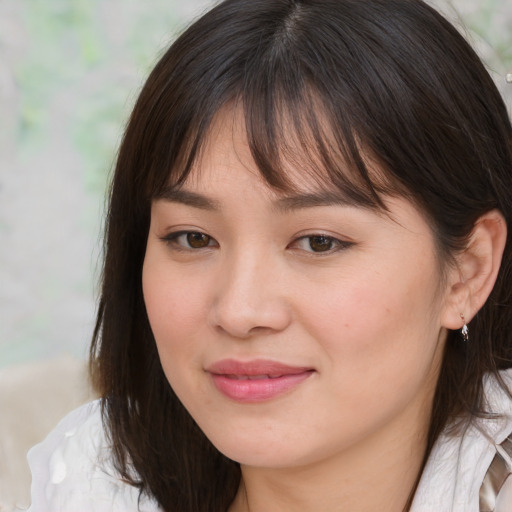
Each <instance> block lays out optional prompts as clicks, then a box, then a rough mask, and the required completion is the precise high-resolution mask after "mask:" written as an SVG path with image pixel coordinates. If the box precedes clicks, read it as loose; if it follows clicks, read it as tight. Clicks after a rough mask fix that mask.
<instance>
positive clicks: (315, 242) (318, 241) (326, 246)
mask: <svg viewBox="0 0 512 512" xmlns="http://www.w3.org/2000/svg"><path fill="white" fill-rule="evenodd" d="M309 246H310V247H311V249H312V250H313V251H315V252H325V251H329V250H330V249H332V239H331V238H329V237H328V236H312V237H310V239H309Z"/></svg>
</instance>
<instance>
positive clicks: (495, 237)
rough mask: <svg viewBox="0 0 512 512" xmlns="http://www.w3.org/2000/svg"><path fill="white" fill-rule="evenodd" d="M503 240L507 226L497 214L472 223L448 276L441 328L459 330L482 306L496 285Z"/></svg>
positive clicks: (492, 213)
mask: <svg viewBox="0 0 512 512" xmlns="http://www.w3.org/2000/svg"><path fill="white" fill-rule="evenodd" d="M506 240H507V224H506V222H505V219H504V217H503V215H502V214H501V212H499V211H498V210H491V211H489V212H487V213H485V214H484V215H482V216H481V217H480V218H479V219H478V220H477V221H476V223H475V226H474V227H473V231H472V232H471V235H470V237H469V242H468V244H467V246H466V248H465V249H464V250H463V251H462V252H461V253H459V254H457V255H456V257H455V259H456V265H455V266H454V267H453V268H452V269H451V270H450V271H449V272H448V290H447V293H448V296H447V300H446V307H445V308H444V311H443V315H442V319H441V320H442V324H443V326H444V327H446V328H447V329H460V328H461V327H462V325H463V323H464V320H465V321H466V323H469V321H470V320H471V319H472V318H473V317H474V316H475V314H476V313H477V312H478V310H479V309H480V308H481V307H482V306H483V305H484V303H485V301H486V300H487V298H488V297H489V295H490V293H491V291H492V288H493V286H494V283H495V282H496V278H497V276H498V271H499V268H500V264H501V257H502V255H503V250H504V248H505V242H506ZM461 315H464V320H463V319H462V316H461Z"/></svg>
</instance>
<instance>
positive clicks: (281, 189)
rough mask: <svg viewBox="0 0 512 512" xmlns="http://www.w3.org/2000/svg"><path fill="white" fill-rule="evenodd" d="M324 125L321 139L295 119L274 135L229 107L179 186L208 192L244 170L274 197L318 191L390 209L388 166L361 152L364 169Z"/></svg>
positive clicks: (220, 114)
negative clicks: (387, 200)
mask: <svg viewBox="0 0 512 512" xmlns="http://www.w3.org/2000/svg"><path fill="white" fill-rule="evenodd" d="M322 124H323V125H324V129H323V130H322V134H323V135H324V137H323V138H322V140H318V136H319V134H318V133H317V134H314V133H312V130H308V129H307V127H306V128H305V127H304V126H300V127H297V124H296V123H295V124H294V123H292V122H287V123H285V124H284V125H283V124H281V125H280V128H281V129H280V131H279V136H278V137H277V138H275V139H272V140H269V139H267V138H266V137H265V134H264V133H262V130H261V127H259V126H257V127H254V126H251V123H250V121H248V120H247V118H246V115H245V113H244V110H243V109H242V108H241V107H237V106H233V105H229V106H226V107H224V108H223V109H221V110H220V111H219V112H218V113H217V115H216V116H215V117H214V119H213V120H212V123H211V125H210V127H209V130H208V132H207V135H206V137H205V138H204V141H202V143H201V144H200V151H199V152H198V154H197V155H196V157H195V159H194V161H193V163H192V165H191V168H190V171H189V172H188V173H187V176H186V178H185V180H184V181H183V182H182V185H180V186H184V187H186V188H194V189H200V190H205V191H206V190H208V189H209V188H211V187H212V186H213V185H214V184H220V185H221V186H222V184H223V182H224V185H226V186H228V185H229V181H230V180H231V179H232V177H233V173H237V174H239V173H242V174H245V175H246V177H247V180H249V178H250V177H252V178H257V181H258V183H259V185H260V186H261V187H262V190H263V189H265V191H266V192H265V193H267V194H270V195H271V196H273V197H274V198H279V197H281V196H289V195H299V196H300V195H304V194H310V195H311V194H314V195H316V196H324V198H325V201H324V202H326V203H328V202H329V201H336V202H341V201H343V202H345V203H347V204H353V205H357V206H364V207H367V208H371V209H380V210H385V209H386V208H385V205H384V202H383V201H382V198H381V197H380V196H379V192H378V191H377V190H381V191H382V192H383V191H384V189H385V188H389V187H388V186H387V181H388V178H387V176H386V175H385V173H384V172H383V170H382V169H381V168H380V167H379V166H378V164H377V163H376V162H375V161H374V160H373V159H371V158H370V157H369V156H367V155H366V154H364V153H363V152H361V153H360V156H361V158H362V161H361V165H362V166H364V172H363V173H361V172H360V169H357V168H356V165H355V164H354V162H349V161H348V159H347V157H346V155H343V154H342V152H341V151H340V150H339V148H336V144H335V141H334V140H332V139H333V137H332V133H329V132H332V130H331V129H330V128H329V126H328V124H327V122H324V123H322ZM370 176H371V177H370ZM170 185H171V187H172V184H170ZM248 186H250V185H249V184H248ZM252 186H254V181H253V185H252Z"/></svg>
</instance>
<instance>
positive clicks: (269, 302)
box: [210, 254, 291, 339]
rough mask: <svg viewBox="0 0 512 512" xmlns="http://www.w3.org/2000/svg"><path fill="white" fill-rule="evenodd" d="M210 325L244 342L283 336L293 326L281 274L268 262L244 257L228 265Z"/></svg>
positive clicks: (220, 281) (219, 285) (231, 261)
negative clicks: (274, 334) (270, 336)
mask: <svg viewBox="0 0 512 512" xmlns="http://www.w3.org/2000/svg"><path fill="white" fill-rule="evenodd" d="M218 276H219V278H218V281H217V283H218V284H217V287H216V293H215V296H214V298H213V300H212V303H211V310H210V321H211V323H212V324H213V326H214V327H215V328H216V329H220V330H221V331H223V332H225V333H227V334H229V335H230V336H232V337H235V338H240V339H245V338H249V337H251V336H254V335H256V334H260V335H261V334H271V333H276V332H280V331H282V330H284V329H286V327H287V326H288V325H289V324H290V321H291V310H290V309H291V308H290V304H289V302H288V300H287V299H286V298H285V294H284V291H283V286H282V284H283V283H282V279H281V276H282V273H281V272H280V270H279V268H278V265H274V264H272V263H271V262H270V261H269V258H265V257H257V256H256V255H255V254H252V255H251V256H249V257H244V256H241V257H239V258H237V259H236V260H234V259H233V258H232V259H230V260H229V261H226V262H225V264H224V268H223V269H222V270H221V271H220V272H219V273H218Z"/></svg>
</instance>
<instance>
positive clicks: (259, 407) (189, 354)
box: [143, 116, 449, 467]
mask: <svg viewBox="0 0 512 512" xmlns="http://www.w3.org/2000/svg"><path fill="white" fill-rule="evenodd" d="M215 127H216V128H214V131H213V135H212V137H211V140H210V142H209V144H208V147H207V150H206V152H205V154H204V157H203V158H202V160H201V162H199V163H198V165H197V166H196V168H195V169H194V170H193V172H192V173H191V175H190V177H189V178H188V179H187V181H186V183H185V184H184V186H183V187H182V188H181V189H180V190H179V191H178V192H176V191H171V190H170V191H169V192H168V193H167V194H166V197H164V198H162V199H158V200H155V201H154V203H153V206H152V212H151V226H150V230H149V236H148V241H147V250H146V257H145V261H144V269H143V289H144V299H145V303H146V308H147V313H148V316H149V321H150V323H151V327H152V330H153V333H154V336H155V339H156V343H157V347H158V351H159V355H160V359H161V362H162V366H163V369H164V372H165V374H166V376H167V379H168V380H169V383H170V384H171V386H172V388H173V389H174V391H175V393H176V394H177V396H178V397H179V398H180V400H181V401H182V402H183V404H184V406H185V407H186V408H187V409H188V411H189V412H190V414H191V415H192V417H193V418H194V419H195V421H196V422H197V423H198V425H199V426H200V428H201V429H202V430H203V431H204V433H205V434H206V435H207V436H208V438H209V439H210V440H211V441H212V442H213V444H214V445H215V446H216V447H217V448H218V449H219V450H220V451H221V452H223V453H224V454H225V455H227V456H228V457H230V458H232V459H234V460H236V461H239V462H241V463H243V464H246V465H251V466H259V467H293V466H298V465H301V464H311V463H314V462H318V461H321V460H325V459H326V458H331V457H333V456H336V455H345V456H346V455H347V454H348V453H354V454H356V453H357V452H358V450H361V449H366V448H367V447H368V446H370V445H371V444H372V443H377V442H378V443H381V442H382V441H383V440H389V439H398V440H401V439H402V436H418V435H421V434H423V433H424V431H425V428H426V425H427V424H428V417H429V411H430V405H431V401H432V397H433V392H434V388H435V383H436V379H437V375H438V368H439V365H440V361H441V357H442V348H443V344H444V339H445V329H444V328H443V327H442V317H443V312H444V310H445V309H446V308H447V306H446V304H447V296H448V293H449V290H448V289H447V288H448V287H447V286H446V285H444V284H443V280H442V279H441V275H440V265H439V261H438V259H437V256H436V251H435V245H434V240H433V236H432V232H431V230H430V228H429V226H428V225H427V223H426V221H425V219H424V218H423V217H422V215H421V214H420V213H418V211H417V210H416V209H415V208H414V207H413V206H412V204H411V203H409V202H408V201H406V200H405V199H399V198H395V199H390V200H389V202H388V205H389V210H390V212H389V214H382V213H378V212H376V211H371V210H369V209H364V208H361V207H355V206H350V205H347V204H344V203H343V201H342V200H341V198H340V199H339V201H338V200H337V199H336V198H335V197H333V196H331V197H329V200H328V201H326V200H325V197H326V196H325V195H322V194H321V193H320V194H319V193H318V192H319V190H318V188H317V187H316V186H315V185H313V184H311V183H309V182H308V180H307V179H305V178H303V179H302V180H301V178H300V170H298V169H291V170H290V172H291V175H292V176H295V174H296V175H297V178H296V180H295V183H296V185H297V188H298V189H299V190H300V193H298V194H296V193H294V194H281V193H277V192H276V191H275V190H273V189H271V188H269V186H268V185H266V184H265V182H264V181H263V180H262V178H261V177H260V174H259V172H258V170H257V168H256V165H255V164H254V162H253V160H252V158H251V156H250V152H249V149H248V147H247V145H246V141H245V138H244V137H245V135H244V133H243V131H242V130H241V129H239V130H238V131H237V129H236V127H235V128H233V126H232V123H231V122H230V118H227V120H226V118H224V119H223V118H222V116H221V118H220V120H219V122H218V123H216V125H215Z"/></svg>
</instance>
